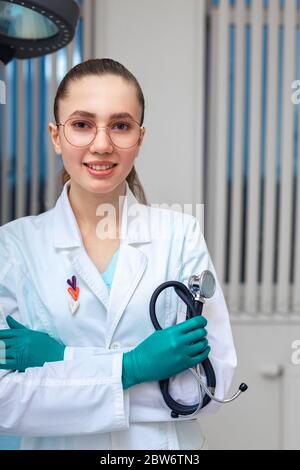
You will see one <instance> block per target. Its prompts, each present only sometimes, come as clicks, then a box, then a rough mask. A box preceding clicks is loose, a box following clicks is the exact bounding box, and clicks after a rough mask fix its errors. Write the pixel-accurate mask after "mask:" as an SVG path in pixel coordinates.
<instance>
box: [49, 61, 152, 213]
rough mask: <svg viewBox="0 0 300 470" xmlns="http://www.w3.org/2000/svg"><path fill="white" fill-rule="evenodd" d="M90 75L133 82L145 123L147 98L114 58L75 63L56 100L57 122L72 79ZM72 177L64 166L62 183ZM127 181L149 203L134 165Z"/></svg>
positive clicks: (137, 195)
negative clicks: (62, 100)
mask: <svg viewBox="0 0 300 470" xmlns="http://www.w3.org/2000/svg"><path fill="white" fill-rule="evenodd" d="M88 75H100V76H102V75H116V76H118V77H122V78H123V79H124V80H126V81H127V82H130V83H133V85H134V86H135V88H136V92H137V98H138V101H139V103H140V105H141V108H142V116H141V120H140V126H142V125H143V122H144V113H145V100H144V95H143V92H142V89H141V87H140V85H139V83H138V81H137V79H136V78H135V76H134V75H133V74H132V73H131V72H129V70H128V69H126V67H124V65H122V64H120V63H119V62H117V61H115V60H113V59H107V58H104V59H90V60H87V61H85V62H82V63H80V64H78V65H75V67H73V68H72V69H71V70H69V72H68V73H67V74H66V75H65V77H64V78H63V80H62V81H61V83H60V85H59V87H58V89H57V92H56V96H55V100H54V118H55V122H59V118H58V114H59V100H60V99H62V98H64V97H66V96H67V94H68V86H69V83H70V82H71V81H75V80H79V79H80V78H82V77H86V76H88ZM69 179H70V175H69V174H68V172H67V171H66V169H65V168H64V169H63V170H62V172H61V175H60V180H61V183H62V184H63V185H64V184H65V183H66V182H67V181H68V180H69ZM126 181H127V183H128V185H129V187H130V189H131V191H132V192H133V194H134V195H135V197H136V198H137V199H138V201H139V202H140V203H141V204H145V205H147V204H148V202H147V198H146V195H145V192H144V189H143V186H142V184H141V182H140V180H139V177H138V174H137V172H136V170H135V168H134V166H133V167H132V169H131V171H130V173H129V175H128V176H127V178H126Z"/></svg>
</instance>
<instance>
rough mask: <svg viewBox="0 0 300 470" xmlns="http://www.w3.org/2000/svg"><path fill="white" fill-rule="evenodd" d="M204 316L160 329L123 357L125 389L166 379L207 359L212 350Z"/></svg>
mask: <svg viewBox="0 0 300 470" xmlns="http://www.w3.org/2000/svg"><path fill="white" fill-rule="evenodd" d="M206 324H207V321H206V319H205V318H204V317H203V316H197V317H194V318H190V319H189V320H186V321H184V322H182V323H179V324H178V325H174V326H170V327H169V328H165V329H164V330H157V331H155V332H154V333H152V335H150V336H148V338H146V339H145V340H144V341H143V342H142V343H140V344H139V345H138V346H137V347H136V348H134V349H133V350H131V351H129V352H126V353H124V354H123V368H122V382H123V388H124V390H125V389H127V388H129V387H132V386H133V385H135V384H138V383H142V382H148V381H157V380H164V379H167V378H169V377H171V376H173V375H176V374H179V373H180V372H183V371H184V370H186V369H189V368H190V367H194V366H195V365H197V364H199V363H201V362H203V361H205V359H207V357H208V354H209V351H210V347H209V346H208V341H207V339H206V335H207V331H206V329H205V328H204V327H205V326H206Z"/></svg>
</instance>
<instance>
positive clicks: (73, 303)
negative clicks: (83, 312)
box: [67, 276, 80, 315]
mask: <svg viewBox="0 0 300 470" xmlns="http://www.w3.org/2000/svg"><path fill="white" fill-rule="evenodd" d="M67 283H68V284H69V286H70V287H69V288H68V292H69V294H70V295H71V297H72V298H73V300H70V301H69V308H70V311H71V313H72V315H74V313H75V312H76V311H77V310H78V307H79V302H78V296H79V292H80V289H79V287H77V281H76V276H72V279H68V280H67Z"/></svg>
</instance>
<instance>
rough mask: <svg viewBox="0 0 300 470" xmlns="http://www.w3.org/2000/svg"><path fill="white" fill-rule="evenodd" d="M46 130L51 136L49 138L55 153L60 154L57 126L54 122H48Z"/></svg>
mask: <svg viewBox="0 0 300 470" xmlns="http://www.w3.org/2000/svg"><path fill="white" fill-rule="evenodd" d="M48 131H49V134H50V136H51V140H52V143H53V146H54V149H55V152H56V153H57V154H61V146H60V137H59V127H58V126H57V125H56V124H54V123H53V122H49V124H48Z"/></svg>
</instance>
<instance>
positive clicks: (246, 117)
mask: <svg viewBox="0 0 300 470" xmlns="http://www.w3.org/2000/svg"><path fill="white" fill-rule="evenodd" d="M245 1H246V4H249V0H245ZM245 49H246V50H245V98H244V99H245V103H244V109H245V114H244V136H243V139H244V151H243V202H242V206H243V208H242V231H241V237H242V240H241V253H242V255H241V272H240V279H241V282H242V283H244V282H245V272H246V230H247V227H246V222H247V183H248V181H247V179H248V166H249V165H248V160H249V125H250V89H251V88H250V86H251V80H250V74H251V27H250V25H246V27H245Z"/></svg>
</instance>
